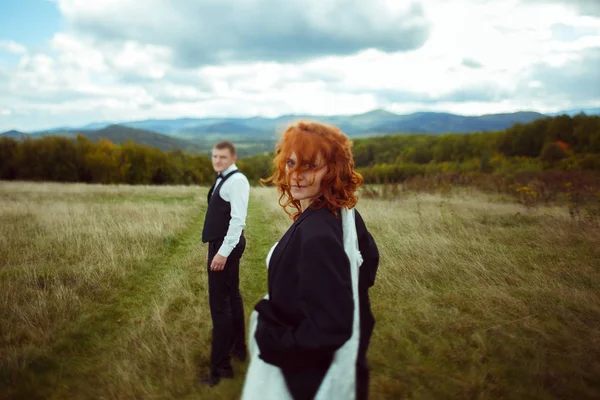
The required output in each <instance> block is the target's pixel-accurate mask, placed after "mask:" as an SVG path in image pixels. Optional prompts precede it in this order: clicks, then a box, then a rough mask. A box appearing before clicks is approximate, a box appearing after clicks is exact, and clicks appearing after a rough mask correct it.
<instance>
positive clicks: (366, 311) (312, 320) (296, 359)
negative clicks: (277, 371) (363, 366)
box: [255, 208, 379, 398]
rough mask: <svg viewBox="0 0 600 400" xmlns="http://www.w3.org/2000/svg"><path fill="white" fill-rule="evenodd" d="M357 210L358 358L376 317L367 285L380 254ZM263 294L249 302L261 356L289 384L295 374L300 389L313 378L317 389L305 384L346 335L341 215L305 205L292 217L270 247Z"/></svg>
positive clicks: (348, 290) (346, 267)
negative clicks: (359, 256) (255, 318)
mask: <svg viewBox="0 0 600 400" xmlns="http://www.w3.org/2000/svg"><path fill="white" fill-rule="evenodd" d="M355 215H356V228H357V233H358V238H359V248H360V251H361V253H362V257H363V264H362V266H361V268H360V272H359V298H360V319H361V320H360V327H361V335H360V347H359V355H358V357H359V359H360V358H361V357H364V356H365V355H366V349H367V347H368V342H369V339H370V336H371V332H372V330H373V326H374V323H375V320H374V318H373V315H372V313H371V309H370V305H369V298H368V288H369V287H371V286H372V285H373V284H374V282H375V276H376V272H377V268H378V264H379V252H378V249H377V246H376V244H375V241H374V240H373V237H372V236H371V234H370V233H369V232H368V230H367V229H366V226H365V223H364V221H363V219H362V217H361V216H360V214H359V213H358V211H357V212H356V214H355ZM268 292H269V299H268V300H266V299H265V300H261V301H260V302H259V303H258V304H257V305H256V307H255V309H256V310H257V312H258V314H259V315H258V324H257V329H256V334H255V338H256V342H257V344H258V347H259V349H260V356H261V358H262V359H263V360H264V361H265V362H268V363H271V364H273V365H276V366H278V367H280V368H281V370H282V372H283V373H284V376H285V377H286V381H287V383H288V386H290V389H292V390H293V387H294V381H297V380H298V379H299V380H300V381H302V382H297V383H299V384H300V385H302V387H303V388H304V389H307V386H310V385H311V381H312V385H313V386H315V385H316V387H313V388H308V389H307V390H309V391H312V390H313V389H314V390H315V391H316V389H317V388H318V385H319V384H320V382H321V380H322V378H323V377H324V375H325V372H326V371H327V369H328V367H329V365H330V364H331V361H332V359H333V355H334V353H335V351H336V350H337V349H339V348H340V347H341V346H342V345H343V344H344V343H345V342H346V341H347V340H348V339H349V338H350V336H351V335H352V321H353V312H354V301H353V297H352V286H351V277H350V263H349V260H348V257H347V256H346V253H345V251H344V243H343V234H342V221H341V216H340V214H339V213H338V216H337V217H336V216H335V215H334V214H333V213H331V212H330V211H329V210H328V209H326V208H321V209H319V210H314V209H311V208H309V209H307V210H306V211H305V212H304V213H302V214H301V215H300V217H298V219H297V220H296V221H295V222H294V223H293V224H292V226H291V227H290V228H289V229H288V231H287V232H286V233H285V234H284V236H283V237H282V238H281V240H280V241H279V244H278V245H277V247H276V248H275V250H274V251H273V254H272V256H271V260H270V263H269V270H268ZM310 376H313V377H314V379H311V378H310ZM307 378H308V379H307ZM304 389H303V390H304ZM300 397H301V396H300ZM300 397H296V398H300Z"/></svg>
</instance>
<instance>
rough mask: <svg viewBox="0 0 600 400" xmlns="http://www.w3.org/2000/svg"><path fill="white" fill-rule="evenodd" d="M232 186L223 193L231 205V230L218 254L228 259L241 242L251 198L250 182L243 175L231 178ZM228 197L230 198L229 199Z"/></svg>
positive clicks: (228, 230) (228, 231)
mask: <svg viewBox="0 0 600 400" xmlns="http://www.w3.org/2000/svg"><path fill="white" fill-rule="evenodd" d="M234 179H235V181H233V182H231V185H228V186H229V187H228V190H227V191H226V193H223V195H224V196H223V199H224V200H227V201H229V204H230V205H231V219H230V220H229V229H227V235H226V236H225V239H224V240H223V244H222V245H221V247H220V248H219V251H218V252H217V254H220V255H221V256H223V257H225V258H227V257H229V255H230V254H231V252H232V251H233V249H234V248H235V246H236V245H237V244H238V242H239V241H240V236H241V235H242V230H244V227H245V226H246V216H247V214H248V200H249V198H250V184H249V183H248V180H247V179H246V178H245V177H244V176H243V175H241V176H240V177H237V176H235V177H233V176H232V177H231V180H234ZM227 197H228V198H227Z"/></svg>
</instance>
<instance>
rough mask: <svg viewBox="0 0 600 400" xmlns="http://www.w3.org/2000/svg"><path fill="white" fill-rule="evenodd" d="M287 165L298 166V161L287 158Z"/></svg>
mask: <svg viewBox="0 0 600 400" xmlns="http://www.w3.org/2000/svg"><path fill="white" fill-rule="evenodd" d="M287 166H288V167H290V168H294V167H295V166H296V163H295V162H294V160H287Z"/></svg>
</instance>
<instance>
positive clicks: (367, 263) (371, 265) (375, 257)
mask: <svg viewBox="0 0 600 400" xmlns="http://www.w3.org/2000/svg"><path fill="white" fill-rule="evenodd" d="M355 216H356V232H357V234H358V248H359V250H360V253H361V254H362V257H363V264H362V265H361V267H360V276H361V282H360V284H361V286H362V285H366V287H367V288H369V287H371V286H373V285H374V284H375V277H376V275H377V269H378V268H379V249H378V248H377V244H376V243H375V240H374V239H373V236H372V235H371V234H370V233H369V231H368V230H367V227H366V225H365V221H364V220H363V218H362V216H361V215H360V214H359V212H358V210H356V212H355Z"/></svg>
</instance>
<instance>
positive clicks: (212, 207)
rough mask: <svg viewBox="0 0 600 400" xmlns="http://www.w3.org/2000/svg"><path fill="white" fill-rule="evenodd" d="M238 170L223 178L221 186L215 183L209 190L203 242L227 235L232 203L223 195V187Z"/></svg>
mask: <svg viewBox="0 0 600 400" xmlns="http://www.w3.org/2000/svg"><path fill="white" fill-rule="evenodd" d="M237 172H241V171H240V170H239V169H236V170H235V171H233V172H231V173H229V174H228V175H227V176H225V177H224V178H222V179H221V182H220V183H219V186H217V187H215V184H213V185H212V187H211V188H210V190H209V191H208V197H207V202H208V210H206V217H205V218H204V229H202V242H203V243H207V242H212V241H214V240H217V239H223V238H224V237H225V236H226V235H227V230H228V229H229V220H230V219H231V204H230V203H229V202H228V201H225V200H223V198H222V197H221V188H222V187H223V183H225V181H226V180H227V179H229V178H231V177H232V176H233V175H234V174H235V173H237ZM215 183H216V182H215Z"/></svg>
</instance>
